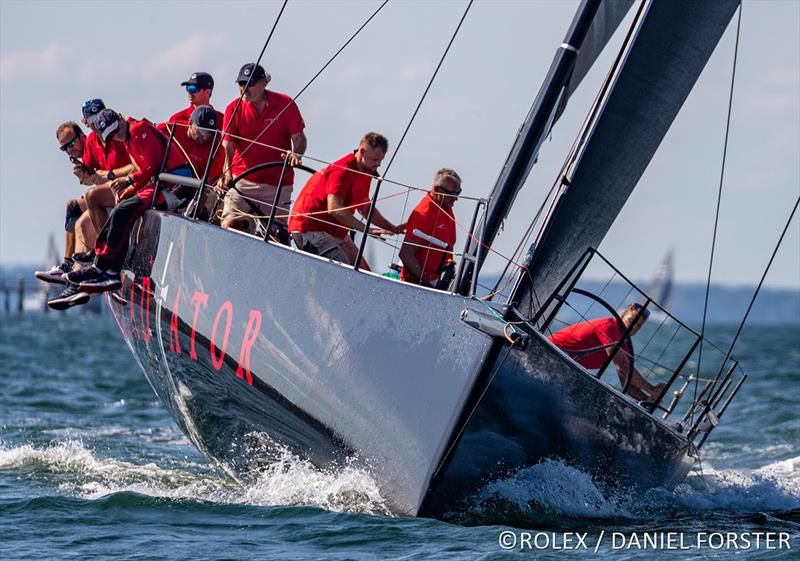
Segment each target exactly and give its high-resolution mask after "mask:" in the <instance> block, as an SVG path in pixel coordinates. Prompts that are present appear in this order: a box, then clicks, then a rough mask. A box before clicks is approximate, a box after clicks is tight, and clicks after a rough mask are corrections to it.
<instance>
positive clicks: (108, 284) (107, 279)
mask: <svg viewBox="0 0 800 561" xmlns="http://www.w3.org/2000/svg"><path fill="white" fill-rule="evenodd" d="M67 280H69V282H72V283H75V284H77V285H79V286H80V287H81V290H83V291H84V292H88V293H90V294H91V293H94V292H105V291H107V290H117V289H118V288H120V287H122V281H121V280H120V278H119V273H107V272H105V271H101V270H100V269H98V268H97V267H94V266H92V267H87V268H86V269H81V270H80V271H73V272H71V273H70V274H69V275H67Z"/></svg>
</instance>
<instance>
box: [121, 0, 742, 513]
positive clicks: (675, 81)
mask: <svg viewBox="0 0 800 561" xmlns="http://www.w3.org/2000/svg"><path fill="white" fill-rule="evenodd" d="M633 4H634V3H633V2H632V1H631V0H621V1H607V2H600V1H599V0H584V1H583V2H582V3H581V4H580V6H579V8H578V10H577V13H576V14H575V17H574V19H573V21H572V23H571V25H570V27H569V29H568V31H567V34H566V36H565V39H564V41H563V43H562V44H561V45H559V46H557V50H556V55H555V57H554V60H553V62H552V65H551V67H550V70H549V72H548V74H547V77H546V79H545V82H544V83H543V85H542V87H541V89H540V91H539V94H538V96H537V97H536V99H535V100H534V101H533V105H532V107H531V109H530V111H529V113H528V115H527V117H526V118H525V121H524V123H523V125H522V127H521V129H520V131H519V132H518V134H517V135H516V138H515V142H514V144H513V146H512V148H511V151H510V153H509V155H508V158H507V160H506V161H505V162H504V163H503V165H502V167H501V170H500V173H499V175H498V179H497V182H496V184H495V187H494V189H493V190H492V193H491V194H490V196H489V197H488V199H487V201H488V202H487V204H486V205H485V206H484V207H483V208H482V209H481V212H482V214H481V215H478V214H476V216H475V220H473V226H472V228H471V231H470V237H469V240H468V242H467V246H466V247H465V251H464V254H463V257H462V259H461V262H460V266H459V270H458V274H457V275H456V279H455V280H454V282H453V283H452V285H451V290H449V291H438V290H432V289H428V288H424V287H419V286H414V285H410V284H407V283H402V282H400V281H397V280H395V279H391V278H386V277H381V276H380V275H377V274H373V273H371V272H369V271H363V270H358V269H356V268H354V267H351V266H348V265H344V264H341V263H336V262H332V261H330V260H328V259H325V258H322V257H319V256H316V255H310V254H307V253H304V252H302V251H299V250H297V249H295V248H291V247H288V246H285V245H281V244H280V243H276V242H274V241H271V240H269V239H266V240H265V239H262V238H260V237H255V236H250V235H245V234H240V233H235V232H232V231H228V230H222V229H220V228H218V227H216V226H214V225H212V224H209V223H207V222H203V221H200V220H196V219H194V218H192V217H191V216H189V217H187V216H181V215H177V214H171V213H165V212H158V211H149V212H148V213H147V214H146V215H145V216H144V217H143V218H142V219H141V221H140V222H139V224H138V225H137V227H136V228H135V229H134V231H133V232H132V234H131V236H132V243H131V245H130V247H131V249H130V250H129V253H128V256H127V258H126V262H125V267H124V270H123V273H122V276H123V281H124V282H123V288H122V289H121V290H120V293H119V295H118V296H117V297H116V298H114V299H110V298H109V299H108V303H109V306H110V307H111V309H112V311H113V314H114V317H115V318H116V321H117V323H118V326H119V329H120V332H121V333H122V336H123V337H124V339H125V341H126V342H127V344H128V346H129V348H130V350H131V352H132V354H133V356H134V358H135V360H136V361H137V363H138V364H139V366H140V367H141V369H142V371H143V373H144V376H145V377H146V379H147V381H148V382H149V384H150V385H151V387H152V388H153V391H154V392H155V393H156V395H157V396H158V397H159V398H160V399H161V401H162V402H163V403H164V405H165V407H166V408H167V409H168V410H169V412H170V413H171V414H172V416H173V417H174V418H175V420H176V422H177V423H178V424H179V425H180V427H181V429H182V430H183V431H184V432H185V433H186V434H187V436H188V437H189V438H190V439H191V440H192V441H193V442H194V443H195V445H196V446H197V447H198V448H199V449H200V450H201V451H202V452H204V453H205V454H206V455H207V456H208V457H210V458H211V459H213V460H214V461H215V462H217V463H218V464H219V465H220V466H221V467H222V468H223V469H224V470H226V471H227V472H228V473H230V474H231V475H232V476H233V477H235V478H237V479H240V480H246V479H247V477H248V474H251V473H253V471H254V470H257V469H258V467H259V466H260V465H263V463H264V462H269V461H270V460H271V459H273V458H275V457H277V456H279V455H280V454H281V453H282V452H283V451H285V450H289V451H290V452H292V453H294V454H297V455H299V456H302V457H304V458H307V459H309V460H310V461H311V462H313V463H314V464H315V465H317V466H320V467H323V468H335V467H336V466H340V465H344V464H345V463H348V462H349V463H350V464H351V465H352V464H353V463H355V464H357V465H361V466H363V467H365V468H367V469H369V470H370V472H371V473H372V474H373V475H374V477H375V480H376V481H377V482H378V484H379V486H380V489H381V493H382V494H383V496H384V497H385V499H386V501H387V504H388V505H389V507H390V508H391V510H392V511H393V512H394V513H396V514H400V515H411V516H417V515H419V516H440V515H442V514H443V513H445V512H447V511H448V510H450V509H452V508H453V507H454V505H457V504H458V503H459V501H461V500H464V499H465V498H467V497H468V496H469V495H470V494H471V493H473V492H474V491H475V490H477V489H479V488H480V486H481V485H483V484H485V483H486V482H487V481H491V480H492V479H494V478H497V477H501V476H502V475H504V474H507V473H509V472H511V471H513V470H516V469H519V468H524V467H527V466H530V465H533V464H535V463H537V462H539V461H541V460H543V459H545V458H560V459H562V460H564V461H566V462H568V463H570V464H572V465H576V466H578V467H580V468H581V469H585V470H587V471H588V472H589V473H591V474H592V475H594V476H596V477H597V478H598V479H602V480H607V481H611V482H613V483H614V484H620V485H630V486H643V487H653V486H661V485H672V484H675V483H676V482H679V481H681V480H682V479H683V478H684V477H685V475H686V474H687V472H688V471H689V469H690V467H691V466H692V464H693V463H694V461H695V460H696V458H697V456H698V447H699V446H700V445H701V443H702V441H704V440H705V437H706V436H707V434H708V432H710V431H711V430H713V427H715V426H716V425H717V424H718V422H719V417H720V416H721V415H722V413H724V410H725V408H727V406H728V404H729V403H730V401H731V399H732V398H733V396H734V395H735V393H736V392H737V391H738V390H739V388H740V387H741V384H742V382H743V381H744V377H739V378H738V379H735V378H736V375H737V372H738V370H737V368H736V363H735V361H733V360H732V359H728V357H727V356H726V357H725V358H724V359H723V361H722V362H723V364H722V368H724V369H725V371H726V372H727V374H726V376H725V378H724V381H723V383H722V384H720V386H719V387H708V388H707V391H706V390H704V392H702V393H700V394H699V396H698V399H697V400H696V401H695V402H694V403H691V404H687V413H686V414H685V415H684V417H683V418H682V419H680V420H679V421H676V420H675V419H673V418H671V417H669V415H670V414H671V413H672V411H673V410H674V403H675V400H676V399H677V398H678V396H675V397H674V398H673V402H672V403H670V404H669V405H667V404H666V403H665V401H666V398H667V396H668V392H669V388H670V387H671V386H672V385H673V383H675V382H676V380H678V378H679V377H680V376H681V375H682V372H683V370H684V368H685V367H686V365H687V364H688V362H689V361H690V359H691V357H692V356H693V353H694V352H695V350H696V349H697V346H698V345H699V343H700V341H701V339H702V338H701V337H700V335H699V334H697V333H695V332H693V331H692V330H691V329H690V328H688V327H687V326H685V325H683V324H681V323H680V322H679V320H678V319H677V318H673V319H674V320H675V322H676V324H677V325H679V326H680V327H681V328H682V329H683V330H684V333H686V334H687V335H688V339H687V340H688V341H689V344H688V346H687V348H686V349H685V350H684V351H683V352H682V353H681V355H680V357H679V359H678V360H677V362H676V364H675V366H674V368H672V369H671V370H670V371H669V372H668V374H667V377H666V378H664V379H663V380H661V381H663V382H664V384H665V385H664V386H663V389H662V390H661V391H660V393H659V395H654V396H652V399H651V400H649V401H645V402H638V401H636V400H634V399H633V398H632V397H631V396H630V395H629V393H628V391H627V390H628V383H629V382H630V377H631V372H628V382H624V381H623V380H624V375H621V379H620V383H619V384H617V383H616V382H615V381H612V380H611V378H614V377H613V376H605V377H604V376H603V373H604V371H605V370H606V369H607V367H608V366H609V363H610V362H611V356H610V358H609V360H608V361H607V362H606V364H605V365H604V367H603V368H601V369H600V370H599V371H598V372H591V371H589V370H587V369H585V368H584V367H582V366H581V365H580V364H578V363H577V362H576V361H575V360H573V359H572V358H571V357H570V356H569V355H567V354H566V353H564V352H563V351H561V350H560V349H559V348H557V347H555V346H554V345H553V344H552V343H551V342H550V340H549V339H548V338H547V335H548V332H549V330H551V329H552V325H553V322H554V321H556V320H557V318H558V317H559V316H558V314H559V311H560V309H561V308H562V307H563V306H564V305H565V302H568V297H569V296H570V294H573V293H576V292H577V291H579V290H580V289H579V288H576V284H577V283H578V281H579V280H580V278H581V275H582V273H583V272H584V271H585V269H586V267H587V266H588V264H589V263H590V262H592V261H603V262H606V263H607V264H608V266H609V267H611V268H613V265H612V264H610V263H608V262H607V261H606V260H605V257H603V256H602V255H601V254H600V253H599V252H598V251H597V249H596V248H597V247H598V246H599V244H600V242H601V241H602V239H603V237H604V235H605V234H606V232H607V231H608V229H609V228H610V227H611V224H612V223H613V221H614V219H615V218H616V216H617V214H618V213H619V212H620V210H621V209H622V207H623V206H624V204H625V202H626V200H627V198H628V196H629V195H630V194H631V192H632V191H633V189H634V188H635V187H636V184H637V182H638V180H639V178H640V177H641V175H642V173H643V172H644V170H645V169H646V167H647V165H648V163H649V162H650V159H651V158H652V157H653V154H654V153H655V151H656V150H657V148H658V146H659V144H660V142H661V140H662V138H663V137H664V135H665V134H666V132H667V130H668V129H669V127H670V125H671V123H672V121H673V120H674V118H675V116H676V115H677V113H678V111H679V110H680V108H681V106H682V105H683V102H684V100H685V99H686V97H687V96H688V95H689V93H690V91H691V89H692V87H693V85H694V83H695V81H696V80H697V79H698V77H699V75H700V73H701V71H702V70H703V67H704V66H705V64H706V62H707V61H708V59H709V57H710V56H711V53H712V52H713V50H714V48H715V46H716V45H717V43H718V41H719V39H720V37H721V36H722V34H723V32H724V31H725V29H726V28H727V26H728V24H729V22H730V20H731V18H732V16H733V15H734V13H735V12H736V9H737V8H738V6H739V1H738V0H716V1H714V2H693V3H676V2H659V1H654V0H643V1H640V2H636V4H635V6H633V7H632V5H633ZM629 9H633V10H635V16H634V18H633V22H632V24H631V27H630V29H629V30H628V32H627V35H626V37H625V40H624V42H623V45H622V47H621V49H620V51H619V53H618V55H617V57H616V59H615V60H614V63H613V66H612V68H611V69H610V70H609V73H608V76H607V78H606V80H605V82H604V83H603V85H602V88H601V91H600V92H599V93H598V96H597V98H596V101H595V103H594V105H593V106H592V108H591V111H590V114H589V115H588V116H587V119H586V121H585V123H584V126H583V127H582V129H581V130H580V131H579V134H578V137H577V139H576V141H575V144H574V145H573V148H572V149H571V150H570V153H569V154H568V155H567V159H566V162H565V164H564V167H563V171H562V174H561V175H560V176H559V178H558V179H557V182H556V187H557V188H556V189H555V191H554V192H553V197H552V199H551V201H552V203H553V204H552V207H551V210H550V212H549V213H548V214H547V216H546V217H545V220H544V222H543V227H542V229H541V231H540V233H539V235H537V237H536V239H535V241H533V242H532V243H531V245H530V248H529V250H528V252H527V258H526V260H525V262H524V263H523V264H522V265H521V266H520V267H519V268H518V270H517V272H516V273H515V276H514V278H513V288H512V290H511V292H510V294H509V296H508V298H507V300H506V301H505V302H499V301H497V299H494V300H493V301H487V300H485V299H480V298H478V297H477V296H476V286H477V278H478V275H479V273H480V269H481V266H482V265H483V263H484V261H485V256H486V252H487V251H489V250H490V248H491V246H492V243H493V241H494V238H495V237H496V235H497V232H498V230H499V229H500V225H501V223H502V221H503V219H504V218H505V217H506V215H507V214H508V212H509V210H510V208H511V206H512V205H513V201H514V199H515V197H516V195H517V193H518V192H519V190H520V189H521V188H522V185H523V184H524V182H525V179H526V177H527V175H528V173H529V171H530V169H531V166H532V165H533V164H534V162H535V161H536V157H537V154H538V151H539V148H540V147H541V145H542V142H543V141H544V140H545V138H546V137H547V135H548V134H549V132H550V130H551V128H552V127H553V126H554V124H555V123H556V121H557V120H558V117H559V115H560V112H561V111H562V110H563V107H564V105H565V104H566V103H567V102H568V100H569V96H570V94H571V93H572V92H573V91H574V90H575V88H576V87H577V86H578V84H579V83H580V81H581V79H582V78H583V76H584V75H585V74H586V72H587V71H588V69H589V68H590V67H591V65H592V64H593V62H594V61H595V59H596V58H597V56H598V54H599V52H600V51H601V50H602V48H603V47H604V46H605V44H606V42H607V41H608V39H609V38H610V37H611V35H612V34H613V33H614V31H615V29H616V28H617V26H618V25H619V24H620V22H621V21H622V19H623V17H624V16H625V15H626V13H627V12H628V10H629ZM276 165H280V164H276ZM312 171H313V170H312ZM173 180H174V181H180V179H178V178H170V181H173ZM201 185H202V182H201ZM203 188H205V187H201V190H202V189H203ZM373 204H374V199H373ZM476 212H477V211H476ZM266 231H269V228H266ZM362 251H363V245H362ZM244 256H247V258H246V259H245V258H244ZM356 262H358V260H356ZM614 271H615V272H616V273H617V274H619V276H620V278H625V277H624V275H623V274H622V273H621V272H619V271H616V269H614ZM626 280H627V279H626ZM630 285H631V290H632V293H633V295H634V296H635V297H636V299H637V301H639V302H642V303H643V306H642V308H643V309H644V310H648V309H656V308H658V309H659V310H661V311H662V312H664V313H668V312H666V310H663V309H662V307H659V303H658V302H657V301H654V300H653V299H652V298H650V297H648V295H647V294H646V293H644V292H643V291H641V290H639V289H638V287H635V285H634V284H633V283H630ZM589 298H592V299H594V300H596V301H598V302H601V303H603V305H604V306H605V307H607V308H609V309H610V313H613V315H614V316H615V317H617V318H618V316H616V312H615V311H614V307H613V306H610V305H608V303H607V302H603V299H602V296H599V295H596V294H594V295H591V294H590V295H589ZM289 303H291V304H289ZM618 319H619V318H618ZM408 326H414V328H413V329H409V327H408ZM620 327H621V332H623V333H624V335H623V340H624V339H626V338H628V339H629V338H630V333H629V330H627V329H626V328H625V325H624V324H622V322H621V320H620ZM622 344H623V341H622V340H621V341H620V342H619V343H618V344H617V345H616V347H615V348H614V349H611V350H612V351H613V352H612V353H611V354H612V355H613V353H617V352H625V351H624V350H623V349H622V346H623V345H622ZM629 363H630V368H633V363H634V361H633V353H631V357H630V361H629ZM623 374H624V373H623Z"/></svg>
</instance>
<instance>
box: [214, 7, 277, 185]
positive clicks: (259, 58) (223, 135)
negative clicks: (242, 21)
mask: <svg viewBox="0 0 800 561" xmlns="http://www.w3.org/2000/svg"><path fill="white" fill-rule="evenodd" d="M288 2H289V0H283V5H282V6H281V10H280V11H279V12H278V16H277V17H276V18H275V22H274V23H273V24H272V29H271V30H270V32H269V35H268V36H267V40H266V41H264V46H263V47H261V52H260V53H259V55H258V59H257V60H256V66H258V65H259V64H261V59H262V58H263V56H264V53H265V52H266V50H267V45H269V42H270V40H271V39H272V35H273V34H274V33H275V28H277V27H278V22H279V21H281V16H282V15H283V10H285V9H286V4H287V3H288ZM254 75H255V67H254V68H253V72H251V73H250V76H249V77H248V78H247V84H245V86H244V88H243V89H242V93H241V94H240V95H239V99H237V100H236V107H234V108H233V113H231V118H230V119H229V120H228V125H227V126H226V127H225V128H224V129H223V131H222V135H221V138H225V134H226V133H227V132H228V128H230V125H231V123H232V122H233V118H234V117H235V116H236V112H237V111H238V110H239V106H240V105H241V104H242V100H243V99H244V93H245V92H246V91H247V88H249V87H250V81H251V80H252V79H253V76H254ZM220 146H222V143H221V142H220V143H219V145H218V146H217V147H216V149H215V150H214V153H213V154H211V156H210V158H211V159H212V160H213V159H214V157H215V156H216V155H217V151H218V150H219V149H220ZM227 171H228V170H224V171H223V172H222V173H223V175H224V174H225V172H227Z"/></svg>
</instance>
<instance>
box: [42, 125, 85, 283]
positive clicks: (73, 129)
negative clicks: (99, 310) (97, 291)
mask: <svg viewBox="0 0 800 561" xmlns="http://www.w3.org/2000/svg"><path fill="white" fill-rule="evenodd" d="M56 139H57V140H58V144H59V150H61V151H62V152H64V153H65V154H66V155H67V156H68V157H69V158H70V160H72V161H73V164H74V165H78V166H80V165H82V163H81V161H80V158H81V157H82V156H83V145H84V141H85V140H86V135H85V134H84V133H83V130H81V127H80V125H79V124H78V123H75V122H74V121H67V122H66V123H61V124H60V125H59V126H58V128H57V129H56ZM66 210H67V212H66V220H65V224H64V230H65V235H64V238H65V239H64V260H63V262H62V263H61V264H59V265H54V266H53V267H52V268H51V269H50V270H48V271H36V272H35V273H34V275H35V276H36V278H37V279H39V280H41V281H44V282H50V283H55V284H67V281H66V280H65V279H64V275H66V274H67V273H69V272H70V271H71V270H72V268H73V266H74V265H75V262H74V260H73V257H72V256H73V254H74V253H75V252H76V251H78V252H86V251H87V250H88V249H90V248H91V247H94V242H95V237H96V235H95V231H94V228H93V227H92V222H91V220H90V219H89V213H88V212H86V199H85V198H84V197H83V196H81V197H80V198H78V199H69V200H68V201H67V209H66ZM70 295H72V293H70V294H68V295H66V296H70ZM59 296H65V295H64V294H63V293H62V294H61V295H59Z"/></svg>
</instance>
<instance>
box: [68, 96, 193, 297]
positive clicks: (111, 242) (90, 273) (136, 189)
mask: <svg viewBox="0 0 800 561" xmlns="http://www.w3.org/2000/svg"><path fill="white" fill-rule="evenodd" d="M97 129H98V131H100V134H101V135H102V138H103V140H104V141H105V142H106V143H107V142H109V141H110V140H111V139H113V138H115V139H116V140H118V141H119V142H121V143H122V144H124V145H125V148H126V149H127V150H128V154H130V157H131V160H132V161H133V163H134V164H135V165H136V168H137V169H136V171H134V172H133V173H132V174H131V175H129V176H128V177H125V178H118V179H115V180H114V181H112V182H111V186H110V187H111V189H112V190H113V191H114V192H115V193H117V196H118V198H119V199H120V201H121V202H120V203H119V204H118V205H117V206H115V207H114V208H113V209H112V211H111V214H110V215H109V217H108V221H107V222H106V224H105V225H104V226H103V229H102V230H101V231H100V233H99V234H98V236H97V244H96V245H95V253H96V254H97V257H96V258H95V263H94V266H93V267H89V268H86V269H82V270H80V271H73V272H72V273H70V274H69V275H67V280H68V281H69V282H70V283H73V284H77V285H79V286H80V288H81V289H82V290H84V291H86V292H90V293H91V292H104V291H106V290H115V289H118V288H119V287H120V286H121V284H122V283H121V282H120V276H119V273H120V269H121V268H122V262H123V260H124V259H125V254H126V253H127V250H128V238H129V234H130V230H131V227H132V226H133V224H134V223H135V222H136V220H137V219H138V218H139V217H140V216H141V215H142V214H144V212H145V211H146V210H147V209H148V208H150V207H151V205H152V202H153V197H154V196H155V176H156V174H157V173H158V171H159V169H160V167H161V163H162V160H163V159H164V153H165V150H166V143H167V141H166V139H165V138H164V136H163V135H162V134H161V133H160V132H159V131H158V129H156V128H155V126H154V125H153V124H152V123H150V122H149V121H147V120H146V119H142V120H137V119H132V118H128V119H127V121H125V120H123V119H121V118H120V117H119V115H118V114H117V113H115V112H114V111H111V110H110V109H104V110H103V111H101V112H100V114H99V116H98V119H97ZM165 169H166V171H167V172H168V173H172V174H175V175H182V176H185V177H191V176H192V170H191V167H190V166H189V164H188V163H187V161H186V158H185V157H184V156H183V155H182V154H181V153H180V152H179V151H178V150H177V148H175V147H171V149H170V152H169V155H168V157H167V164H166V167H165ZM162 187H163V188H162V189H161V190H160V191H159V194H158V199H157V200H156V205H157V207H158V208H170V207H171V205H169V204H168V197H167V196H165V194H167V195H168V193H165V191H167V190H168V189H171V186H169V185H165V186H162ZM187 196H188V194H187Z"/></svg>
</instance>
